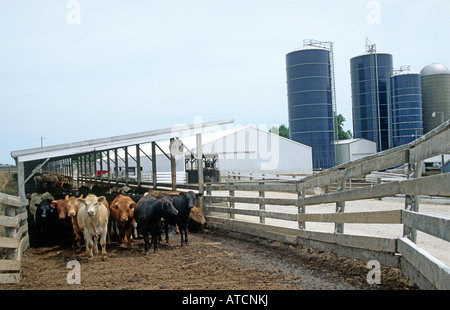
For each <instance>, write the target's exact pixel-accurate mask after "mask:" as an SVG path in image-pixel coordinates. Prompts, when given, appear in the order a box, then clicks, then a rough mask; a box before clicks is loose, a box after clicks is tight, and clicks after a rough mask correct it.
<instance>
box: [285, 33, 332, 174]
mask: <svg viewBox="0 0 450 310" xmlns="http://www.w3.org/2000/svg"><path fill="white" fill-rule="evenodd" d="M333 67H334V65H333V43H331V42H320V41H314V40H305V41H304V42H303V48H301V49H299V50H296V51H293V52H291V53H289V54H287V55H286V74H287V90H288V112H289V132H290V138H291V139H292V140H294V141H297V142H299V143H302V144H306V145H308V146H311V147H312V155H313V168H314V169H328V168H331V167H333V166H334V165H335V162H336V159H335V156H336V152H335V143H334V141H335V138H336V134H335V132H336V126H335V125H336V124H335V122H334V113H335V111H336V108H335V99H334V98H335V97H334V68H333Z"/></svg>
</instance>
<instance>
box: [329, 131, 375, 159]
mask: <svg viewBox="0 0 450 310" xmlns="http://www.w3.org/2000/svg"><path fill="white" fill-rule="evenodd" d="M335 143H336V145H337V153H338V154H337V155H338V162H337V163H336V165H340V164H344V163H346V162H349V161H354V160H357V159H360V158H363V157H366V156H369V155H372V154H375V153H376V152H377V144H376V143H375V142H373V141H370V140H366V139H362V138H358V139H347V140H339V141H336V142H335Z"/></svg>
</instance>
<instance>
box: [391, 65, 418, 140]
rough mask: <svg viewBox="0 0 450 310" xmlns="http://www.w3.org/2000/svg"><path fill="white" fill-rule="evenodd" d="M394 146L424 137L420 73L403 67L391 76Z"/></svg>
mask: <svg viewBox="0 0 450 310" xmlns="http://www.w3.org/2000/svg"><path fill="white" fill-rule="evenodd" d="M391 111H392V146H393V147H397V146H400V145H404V144H407V143H410V142H412V141H414V140H415V139H417V138H418V137H420V136H422V135H423V121H422V87H421V81H420V73H415V72H411V71H410V67H409V66H402V67H400V69H397V70H395V71H394V74H393V75H392V76H391Z"/></svg>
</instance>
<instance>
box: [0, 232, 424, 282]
mask: <svg viewBox="0 0 450 310" xmlns="http://www.w3.org/2000/svg"><path fill="white" fill-rule="evenodd" d="M107 250H108V259H107V261H102V259H101V256H96V257H94V259H93V260H88V259H87V256H86V253H85V251H84V250H83V251H82V253H80V254H77V253H76V252H75V251H74V250H72V249H66V248H62V247H43V248H30V249H28V250H27V251H26V252H25V253H24V256H23V261H22V281H21V283H20V284H8V285H1V286H0V289H16V290H21V289H27V290H34V289H39V290H60V289H63V290H64V289H70V290H82V289H88V290H111V289H117V290H142V289H145V290H185V289H189V290H225V289H227V290H228V289H233V290H311V289H312V290H341V289H351V290H370V289H399V290H410V289H417V287H416V286H414V285H413V284H412V283H411V282H409V281H407V280H405V279H402V278H400V276H399V270H397V269H394V268H387V267H386V268H385V267H382V274H381V284H380V285H376V284H373V285H369V284H368V283H367V281H366V277H367V273H368V272H369V270H368V269H366V264H367V262H363V261H359V260H355V259H348V258H343V257H340V256H338V255H335V254H329V253H325V252H320V251H316V250H311V249H307V248H305V247H302V246H296V247H294V246H291V245H287V244H283V243H280V242H274V241H267V240H265V239H260V238H255V237H250V236H247V235H243V234H238V233H231V232H226V231H221V230H217V229H211V230H208V231H204V232H202V233H196V234H190V244H189V245H187V246H184V247H181V246H180V245H179V235H173V236H172V238H171V241H170V243H169V244H166V243H162V244H161V246H160V249H159V251H158V252H157V253H153V251H152V250H151V252H150V254H149V255H148V256H145V255H144V253H143V240H142V239H138V240H136V241H134V243H133V248H132V249H126V248H125V249H124V248H120V247H119V246H118V244H117V243H116V242H113V243H112V244H111V245H109V246H108V247H107ZM70 260H77V261H79V262H80V266H81V284H68V283H67V274H68V272H69V271H70V269H68V268H67V263H68V262H69V261H70Z"/></svg>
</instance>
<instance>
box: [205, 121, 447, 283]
mask: <svg viewBox="0 0 450 310" xmlns="http://www.w3.org/2000/svg"><path fill="white" fill-rule="evenodd" d="M446 152H450V121H448V122H446V123H444V124H443V125H441V126H440V127H438V128H436V129H435V130H433V131H431V132H429V133H428V134H426V135H424V136H423V137H421V138H419V139H418V140H416V141H414V142H412V143H410V144H408V145H404V146H401V147H398V148H395V149H391V150H387V151H384V152H381V153H378V154H375V155H372V156H369V157H366V158H362V159H359V160H356V161H353V162H349V163H345V164H342V165H339V166H337V167H334V168H332V169H329V170H326V171H323V172H321V173H318V174H315V175H312V176H308V177H305V178H303V179H301V180H296V181H278V182H277V181H265V182H261V181H259V182H255V181H254V182H232V183H221V184H209V185H207V187H206V195H205V204H206V211H207V219H208V222H209V223H210V224H211V225H212V226H217V227H222V228H226V229H230V230H234V231H237V232H243V233H248V234H252V235H256V236H260V237H265V238H270V239H274V240H279V241H283V242H288V243H293V244H303V245H306V246H309V247H313V248H317V249H320V250H323V251H329V252H335V253H337V254H340V255H344V256H348V257H353V258H359V259H364V260H372V259H377V260H378V261H380V263H381V264H383V265H387V266H392V267H397V268H400V269H401V271H402V273H403V274H404V275H405V276H406V277H407V278H409V279H410V280H412V281H413V282H415V283H416V284H417V285H419V286H420V287H421V288H426V289H450V269H449V268H448V267H447V266H445V264H443V263H442V262H440V261H439V260H437V259H436V258H434V257H433V256H432V255H430V254H429V253H427V252H426V251H425V250H423V249H421V248H419V247H418V246H417V245H416V244H415V240H416V232H417V230H419V231H422V232H424V233H426V234H429V235H431V236H434V237H436V238H439V239H442V240H445V241H450V219H446V218H441V217H436V216H430V215H425V214H422V213H420V212H419V204H420V195H430V196H438V197H449V196H450V173H445V174H439V175H433V176H428V177H421V174H420V172H421V170H422V169H421V168H422V161H423V160H425V159H427V158H430V157H433V156H437V155H441V154H443V153H446ZM405 164H407V165H408V173H407V178H408V179H407V180H403V181H401V180H395V179H394V180H392V181H391V182H388V183H383V184H375V185H371V186H366V187H356V188H355V187H354V188H351V189H348V188H347V185H348V184H349V182H350V180H352V179H355V178H365V176H366V175H369V174H373V173H377V172H379V171H383V170H386V169H390V168H395V167H399V166H403V165H405ZM332 183H336V184H337V189H336V191H335V192H331V193H325V194H322V195H310V194H307V193H311V190H312V189H314V188H318V187H324V186H330V184H332ZM213 192H220V193H219V194H218V195H213ZM248 192H253V193H252V194H245V193H248ZM268 192H278V193H291V194H295V195H296V196H294V197H296V198H268V197H266V196H268ZM224 193H227V194H228V195H224ZM256 194H257V195H258V196H257V197H255V196H254V195H256ZM395 195H404V197H405V208H404V210H384V211H377V212H345V202H347V201H356V200H366V199H374V198H383V197H390V196H395ZM249 196H250V197H249ZM275 196H276V195H275ZM272 197H273V195H272ZM329 203H335V204H336V212H335V213H306V209H307V207H308V206H313V205H321V204H329ZM237 204H239V208H236V206H237ZM242 204H244V206H243V205H242ZM252 205H256V206H255V207H252ZM267 205H274V206H292V207H295V208H297V210H296V212H295V209H291V211H292V210H293V211H294V212H295V213H293V212H290V213H287V212H279V211H276V212H274V211H273V210H274V209H275V210H276V209H277V208H276V207H275V208H272V209H271V211H267V210H266V206H267ZM255 208H257V209H255ZM285 209H286V208H284V210H285ZM236 215H245V216H250V217H253V218H255V217H256V221H257V218H259V223H258V222H256V221H251V222H249V221H246V220H242V219H241V220H238V219H236ZM266 219H276V220H284V221H290V222H291V223H297V225H286V226H289V227H291V226H294V227H295V226H298V228H289V227H281V226H280V225H268V224H266ZM306 222H319V223H334V224H335V231H334V233H327V232H317V231H311V230H307V229H306V225H305V223H306ZM348 223H352V224H354V223H361V224H385V225H390V224H402V225H403V227H404V228H403V237H401V238H385V237H377V236H370V237H369V236H359V235H350V234H344V233H343V231H344V224H348ZM399 254H400V255H399Z"/></svg>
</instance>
